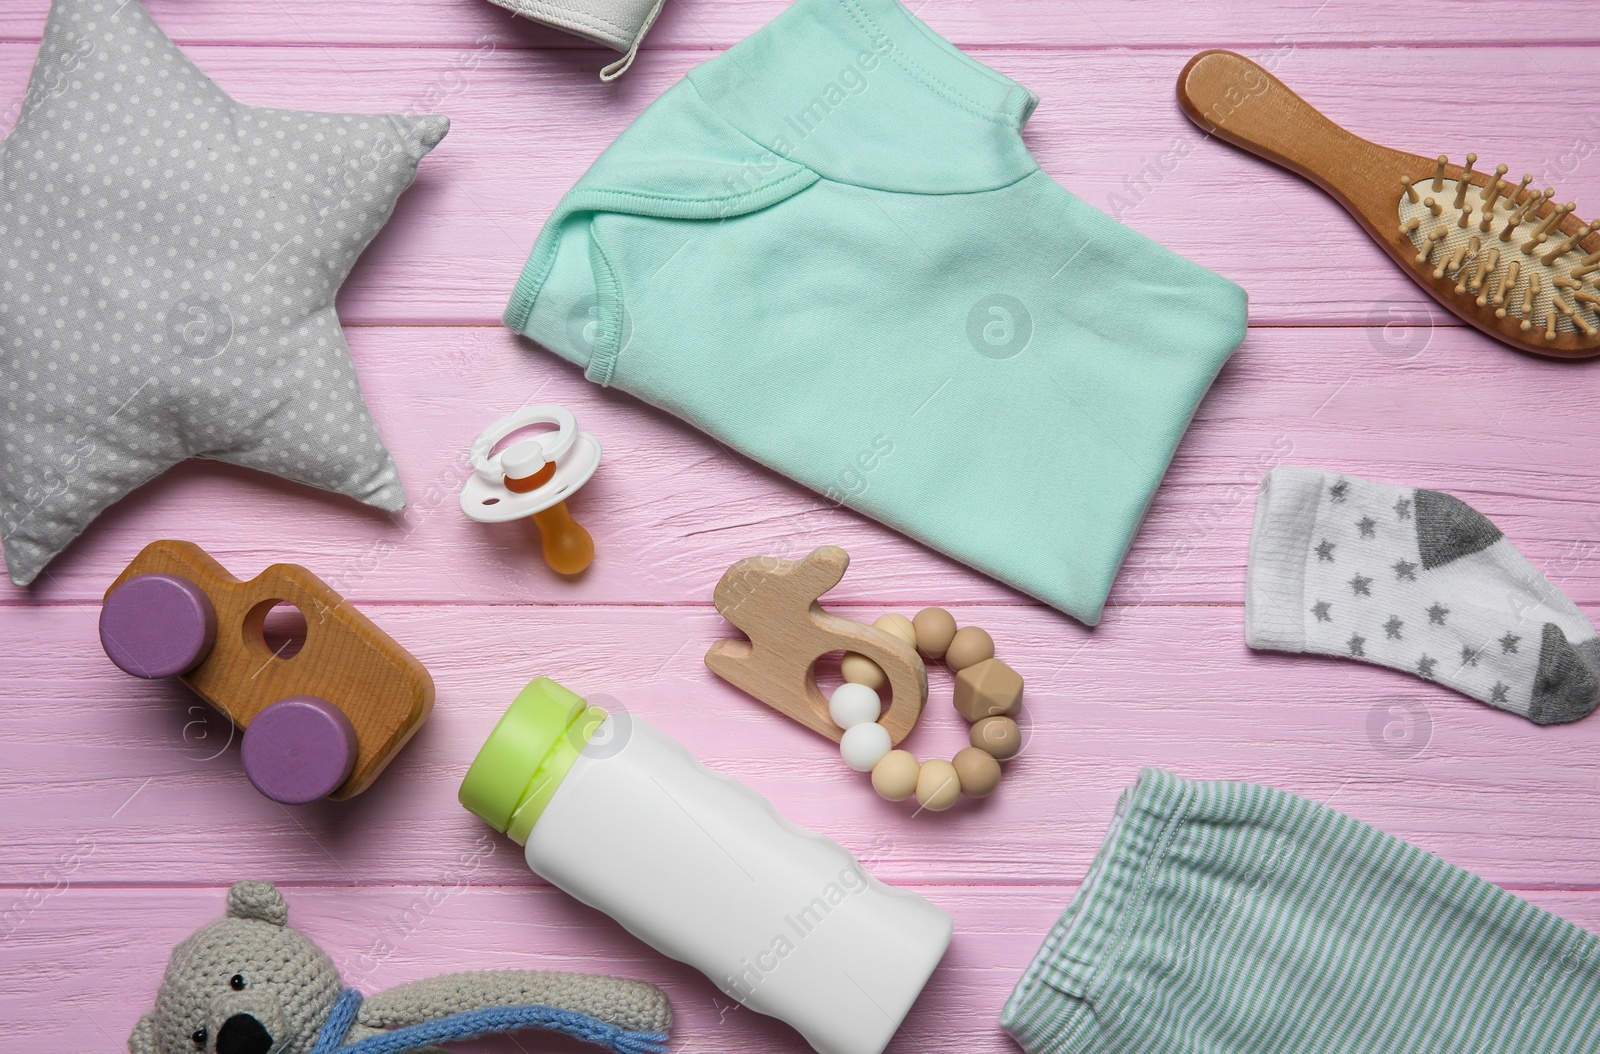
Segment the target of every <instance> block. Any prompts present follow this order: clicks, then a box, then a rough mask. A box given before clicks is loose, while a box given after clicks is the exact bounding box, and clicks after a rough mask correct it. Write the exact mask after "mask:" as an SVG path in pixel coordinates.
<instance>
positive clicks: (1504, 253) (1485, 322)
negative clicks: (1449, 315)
mask: <svg viewBox="0 0 1600 1054" xmlns="http://www.w3.org/2000/svg"><path fill="white" fill-rule="evenodd" d="M1178 101H1179V103H1180V104H1182V106H1183V112H1184V113H1186V114H1188V115H1189V119H1190V120H1192V121H1194V123H1195V124H1197V125H1199V126H1200V127H1201V128H1204V129H1205V130H1206V131H1208V132H1212V133H1214V134H1216V135H1217V136H1219V137H1221V138H1223V139H1226V140H1227V141H1228V142H1230V143H1232V144H1234V145H1235V146H1238V147H1242V148H1244V149H1245V150H1248V151H1250V152H1251V153H1253V154H1257V155H1259V156H1261V157H1264V158H1266V159H1267V160H1268V161H1272V162H1274V163H1276V164H1279V165H1282V166H1283V167H1284V168H1287V169H1289V170H1290V171H1291V172H1297V173H1299V174H1300V175H1302V176H1304V177H1305V178H1306V179H1309V180H1311V181H1312V182H1313V183H1315V184H1317V186H1319V187H1321V188H1322V189H1323V190H1325V191H1327V192H1328V193H1329V194H1331V195H1333V197H1334V199H1335V200H1336V201H1338V202H1339V204H1341V205H1343V206H1344V207H1345V208H1346V209H1347V210H1349V212H1350V214H1351V215H1352V216H1354V217H1355V218H1356V219H1357V220H1359V221H1360V222H1361V225H1362V226H1363V227H1365V228H1366V229H1367V233H1368V234H1370V235H1371V236H1372V238H1373V240H1374V241H1376V242H1377V243H1378V244H1379V245H1381V246H1383V248H1384V250H1385V251H1386V252H1388V254H1389V255H1390V256H1391V257H1393V258H1394V261H1395V263H1396V264H1398V265H1399V266H1400V269H1401V270H1403V271H1405V272H1406V273H1407V274H1408V275H1410V276H1411V277H1412V278H1413V279H1414V280H1415V281H1416V283H1417V284H1418V285H1420V286H1422V288H1424V289H1426V290H1427V291H1428V292H1429V293H1431V294H1433V298H1434V299H1435V300H1437V301H1439V303H1441V304H1443V305H1444V306H1445V307H1447V308H1449V309H1450V310H1451V311H1453V312H1455V313H1456V314H1457V315H1459V316H1460V317H1461V318H1462V319H1464V320H1465V321H1467V322H1469V323H1471V324H1472V325H1474V326H1476V327H1478V328H1479V329H1481V330H1483V331H1484V332H1485V333H1487V334H1489V335H1490V336H1492V337H1496V338H1498V339H1499V340H1502V341H1504V342H1505V343H1507V344H1510V345H1511V346H1512V347H1514V348H1518V349H1520V350H1522V351H1527V352H1531V353H1533V354H1535V355H1545V356H1550V357H1552V358H1565V359H1582V358H1589V357H1591V356H1594V355H1600V315H1597V314H1596V309H1597V308H1600V290H1597V289H1596V288H1594V286H1593V283H1594V281H1595V280H1596V278H1597V276H1600V251H1597V250H1600V221H1597V224H1587V223H1584V222H1583V221H1582V220H1580V219H1578V217H1577V215H1576V214H1575V213H1574V212H1573V209H1574V208H1575V207H1576V206H1575V205H1573V204H1571V203H1568V204H1565V205H1558V204H1556V203H1555V201H1554V200H1553V198H1552V195H1553V194H1554V193H1555V192H1554V191H1553V190H1550V189H1548V188H1546V189H1545V190H1543V191H1537V190H1534V189H1533V188H1531V187H1530V186H1529V184H1530V183H1532V182H1533V177H1532V176H1523V177H1522V182H1521V183H1520V184H1513V183H1508V182H1506V179H1505V175H1506V171H1507V170H1506V166H1505V165H1501V166H1499V167H1498V168H1497V169H1495V171H1494V172H1492V173H1485V172H1481V171H1476V172H1475V171H1473V165H1474V164H1475V163H1476V162H1477V160H1478V155H1476V154H1468V155H1467V163H1466V165H1465V166H1464V167H1463V166H1458V165H1453V164H1450V163H1449V159H1448V158H1447V157H1445V156H1444V155H1440V156H1439V157H1438V158H1437V159H1434V160H1430V159H1428V158H1425V157H1419V156H1418V155H1416V154H1407V153H1403V152H1401V151H1399V150H1391V149H1389V148H1388V147H1384V146H1379V145H1377V144H1376V143H1369V142H1368V141H1367V140H1365V139H1362V138H1360V137H1359V136H1356V135H1352V134H1351V133H1350V132H1347V131H1345V130H1344V129H1343V128H1340V127H1339V126H1338V125H1336V124H1334V123H1333V122H1332V121H1330V120H1328V119H1327V118H1326V117H1324V116H1323V115H1322V114H1320V113H1318V112H1317V111H1316V110H1315V109H1313V108H1312V107H1311V106H1310V105H1309V104H1308V103H1307V102H1306V101H1305V100H1304V99H1302V98H1300V96H1298V95H1296V94H1295V93H1294V92H1292V91H1290V90H1289V89H1288V88H1287V87H1285V86H1284V85H1283V83H1282V82H1281V81H1279V80H1278V79H1277V78H1276V77H1274V76H1273V75H1272V74H1270V73H1268V72H1267V71H1266V70H1264V69H1262V68H1261V67H1260V66H1258V65H1256V64H1255V63H1254V62H1251V61H1250V60H1249V59H1247V58H1245V57H1244V56H1242V55H1236V54H1234V53H1233V52H1231V51H1206V52H1202V53H1201V54H1199V55H1196V56H1195V57H1194V58H1192V59H1190V60H1189V63H1188V65H1186V66H1184V68H1183V73H1182V74H1180V75H1179V77H1178Z"/></svg>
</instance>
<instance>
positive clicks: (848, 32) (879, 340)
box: [506, 0, 1245, 625]
mask: <svg viewBox="0 0 1600 1054" xmlns="http://www.w3.org/2000/svg"><path fill="white" fill-rule="evenodd" d="M1037 102H1038V100H1037V99H1036V98H1035V96H1034V95H1033V94H1032V93H1031V92H1029V91H1028V90H1027V89H1026V88H1023V87H1022V86H1020V85H1018V84H1016V83H1015V82H1013V81H1011V80H1009V79H1007V78H1005V77H1003V76H1001V75H999V74H997V73H995V72H994V71H992V70H990V69H988V68H987V67H985V66H982V65H980V64H978V63H976V62H974V61H973V60H971V59H969V58H967V57H966V56H965V55H963V54H962V53H961V52H960V51H958V50H956V49H955V48H954V47H952V46H951V45H950V44H948V43H947V42H945V41H944V40H942V39H941V38H939V37H938V36H937V35H935V34H934V33H933V32H932V31H931V30H930V29H928V28H927V27H926V26H925V25H923V24H922V23H921V22H920V21H918V20H917V19H916V18H915V17H914V16H912V15H911V14H910V13H909V12H908V11H907V10H906V9H905V8H903V7H902V6H901V5H900V4H899V3H898V2H896V0H798V2H796V3H795V4H794V5H793V6H792V7H790V8H789V10H788V11H786V12H785V13H784V14H782V15H781V16H779V17H778V18H777V19H776V20H775V21H773V22H772V23H771V24H769V25H768V26H767V27H766V28H764V29H762V30H760V31H759V32H757V33H756V34H755V35H754V36H752V37H750V38H749V39H748V40H746V41H744V42H743V43H741V44H739V45H737V46H736V47H734V48H732V49H731V50H729V51H728V52H726V53H725V54H723V55H721V56H719V57H718V58H716V59H713V60H712V61H710V62H707V63H706V64H704V65H702V66H700V67H699V68H697V69H695V70H694V71H692V72H691V73H690V74H689V75H688V76H687V77H686V78H685V79H684V80H683V81H681V82H679V83H678V84H677V85H675V86H674V87H672V88H671V89H670V90H668V91H667V92H666V93H665V94H664V95H663V96H662V97H661V98H660V99H659V100H657V101H656V102H655V103H654V104H653V105H651V106H650V107H649V109H647V110H646V111H645V112H644V114H642V115H641V116H640V118H639V119H638V121H636V122H635V123H634V124H633V125H632V126H631V127H630V128H629V129H628V130H627V131H625V132H624V133H623V134H622V135H621V136H620V137H619V138H618V139H617V141H616V142H615V143H614V144H612V146H611V147H610V148H608V149H607V150H606V151H605V153H604V154H602V155H601V156H600V158H599V160H598V161H596V162H595V164H594V166H593V167H592V168H591V169H590V170H589V172H588V173H587V174H586V175H585V176H584V177H583V179H582V180H581V181H579V183H578V185H577V186H576V187H575V188H573V190H572V191H571V192H570V193H568V195H567V196H566V197H565V198H564V199H563V200H562V202H561V203H560V205H559V206H558V208H557V210H556V212H555V214H554V215H553V216H552V217H551V219H550V221H549V223H548V224H547V225H546V227H545V229H544V231H543V233H542V234H541V235H540V237H539V240H538V243H537V245H536V246H535V247H534V250H533V255H532V257H531V259H530V260H529V261H528V265H527V267H526V269H525V270H524V271H523V274H522V277H521V280H520V281H519V282H518V283H517V288H516V291H515V293H514V294H513V297H512V301H511V306H510V308H509V309H508V310H507V312H506V324H507V325H509V326H510V327H512V328H513V329H515V330H517V331H518V332H521V333H524V334H526V335H527V336H529V337H532V338H533V339H534V340H536V341H538V342H539V343H541V344H543V345H545V346H546V347H548V348H549V349H551V350H552V351H554V352H556V353H557V354H558V355H560V356H562V357H563V358H565V359H568V360H570V361H572V362H574V363H577V364H578V365H580V366H582V367H583V368H584V369H585V371H586V375H587V376H588V377H589V378H590V379H591V380H593V381H595V382H597V383H599V384H602V385H615V386H617V387H619V388H621V389H623V390H625V391H628V392H631V393H632V394H634V395H636V396H638V397H639V398H641V399H643V400H645V401H646V402H649V403H651V404H653V405H655V406H658V407H661V408H663V409H665V410H668V411H670V412H671V413H673V414H676V415H677V416H679V417H681V418H683V419H684V420H685V421H688V422H689V423H690V424H693V425H694V426H696V427H697V428H700V429H703V430H704V431H706V432H708V433H710V434H711V435H713V436H715V437H716V438H717V439H719V440H721V441H722V442H725V443H727V444H729V445H730V446H732V447H735V448H737V449H739V450H741V451H743V452H744V453H746V454H748V455H749V456H751V457H753V458H755V459H756V460H757V461H760V462H762V463H764V464H766V465H768V466H770V467H772V468H773V469H776V470H777V471H779V472H781V473H783V474H784V475H786V476H789V477H791V478H793V479H796V480H799V481H800V482H802V483H804V484H806V485H807V486H809V487H812V488H814V489H816V490H818V491H820V492H822V493H823V494H825V495H828V496H829V497H830V498H831V499H833V500H837V501H840V502H842V503H844V504H845V505H847V506H849V507H851V508H853V509H856V510H859V511H860V512H862V513H865V514H866V515H868V516H871V517H873V518H875V519H877V520H880V521H882V522H883V523H885V524H888V525H889V526H891V527H893V528H895V529H897V530H900V531H903V532H904V533H906V534H908V535H910V536H911V537H913V538H915V539H917V540H919V541H921V542H923V543H925V544H927V545H929V546H931V547H932V548H934V549H937V550H939V551H941V552H943V553H947V554H949V555H950V556H952V557H954V558H956V559H958V560H960V561H962V562H964V563H966V564H968V565H970V566H972V567H974V568H976V569H978V570H980V571H982V572H984V573H986V574H989V575H992V576H993V577H995V578H997V579H999V580H1001V581H1003V582H1006V583H1009V584H1010V585H1012V586H1014V587H1016V588H1017V589H1020V590H1022V591H1023V592H1025V593H1028V594H1030V595H1032V596H1034V597H1037V598H1039V599H1041V600H1043V601H1045V602H1047V603H1049V604H1051V605H1053V606H1055V607H1057V608H1060V609H1061V610H1063V611H1065V612H1067V613H1069V614H1071V615H1073V616H1075V617H1077V618H1079V619H1081V620H1083V621H1084V622H1087V623H1089V624H1091V625H1092V624H1094V623H1095V622H1097V621H1098V620H1099V618H1100V614H1101V611H1102V609H1103V608H1104V606H1105V600H1106V596H1107V594H1108V593H1109V592H1110V590H1111V583H1112V580H1113V578H1114V577H1115V575H1116V572H1117V568H1118V567H1119V566H1120V565H1121V563H1122V560H1123V557H1124V556H1125V554H1126V553H1127V550H1128V546H1129V544H1130V543H1131V541H1132V539H1133V535H1134V532H1135V531H1136V530H1137V529H1138V526H1139V522H1140V520H1141V519H1142V518H1143V516H1144V514H1145V510H1146V509H1147V508H1148V506H1149V503H1150V499H1151V496H1152V495H1153V494H1154V492H1155V488H1156V486H1157V485H1158V484H1159V483H1160V481H1161V477H1162V475H1163V473H1165V471H1166V468H1167V464H1168V463H1169V462H1170V461H1171V459H1172V454H1173V451H1174V449H1175V448H1176V446H1177V444H1178V440H1179V439H1180V438H1181V437H1182V435H1183V431H1184V429H1185V428H1186V427H1187V426H1188V423H1189V420H1190V418H1191V417H1192V416H1193V414H1194V410H1195V407H1196V406H1197V405H1198V403H1199V401H1200V399H1201V397H1202V396H1203V395H1204V394H1205V391H1206V389H1207V387H1208V386H1209V385H1210V383H1211V381H1212V378H1213V377H1215V375H1216V373H1217V370H1218V369H1220V368H1221V366H1222V364H1223V362H1224V361H1225V360H1226V359H1227V357H1228V355H1229V354H1231V353H1232V352H1233V350H1234V348H1236V347H1237V346H1238V345H1239V343H1240V341H1241V340H1243V338H1244V333H1245V296H1244V292H1243V291H1242V290H1241V289H1239V288H1238V287H1237V286H1235V285H1233V284H1232V283H1230V282H1228V281H1226V280H1224V279H1222V278H1219V277H1218V276H1216V275H1214V274H1212V273H1211V272H1209V271H1206V270H1204V269H1203V268H1201V267H1198V266H1196V265H1195V264H1192V263H1190V262H1189V261H1187V260H1184V259H1182V258H1181V257H1178V256H1175V255H1173V254H1172V253H1170V252H1168V251H1167V250H1165V249H1163V248H1161V247H1160V246H1159V245H1156V244H1155V243H1153V242H1151V241H1149V240H1148V239H1146V238H1144V237H1142V236H1140V235H1138V234H1135V233H1134V232H1132V231H1130V230H1128V229H1127V228H1125V227H1123V226H1121V225H1119V224H1118V223H1116V222H1115V221H1113V220H1111V219H1110V218H1108V217H1107V216H1105V215H1103V214H1102V213H1100V212H1097V211H1096V210H1094V209H1092V208H1090V207H1089V206H1087V205H1085V204H1084V203H1083V202H1081V201H1079V200H1078V199H1077V198H1075V197H1073V196H1072V195H1071V194H1069V193H1067V192H1066V191H1065V190H1063V189H1062V188H1061V187H1059V186H1058V185H1057V184H1056V183H1054V182H1053V181H1052V180H1051V179H1050V178H1049V177H1048V176H1046V175H1045V174H1044V173H1043V172H1042V171H1041V170H1040V169H1039V165H1038V163H1037V162H1036V161H1035V160H1034V159H1033V156H1032V155H1031V154H1030V153H1029V152H1028V148H1027V146H1026V145H1025V144H1024V143H1023V141H1022V137H1021V130H1022V126H1023V125H1024V123H1025V122H1026V121H1027V119H1028V116H1029V115H1030V114H1031V113H1032V112H1033V109H1034V106H1035V105H1036V104H1037ZM746 555H748V554H746Z"/></svg>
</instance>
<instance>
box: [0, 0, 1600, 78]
mask: <svg viewBox="0 0 1600 1054" xmlns="http://www.w3.org/2000/svg"><path fill="white" fill-rule="evenodd" d="M144 3H145V6H146V7H147V8H148V9H149V10H150V13H151V14H152V15H153V16H154V17H155V18H156V19H157V21H159V22H160V23H161V24H162V26H163V27H164V28H165V29H166V30H167V32H168V33H170V34H171V35H172V36H173V37H174V39H177V40H179V41H180V42H182V43H185V44H191V43H227V44H309V43H318V44H347V45H375V44H376V45H385V46H395V45H408V44H421V45H429V46H437V47H458V48H459V47H466V46H475V45H477V44H478V43H479V42H481V40H482V39H483V38H488V39H489V40H491V41H493V43H494V44H495V46H496V47H497V48H508V49H509V48H531V47H537V48H564V49H577V48H581V47H585V44H584V42H583V41H581V40H578V39H576V38H573V37H569V36H566V35H565V34H561V33H558V32H555V31H553V30H548V29H545V28H544V27H542V26H538V25H535V24H533V23H530V22H528V21H527V20H525V19H518V18H516V17H515V16H513V15H512V14H511V13H510V12H508V11H505V10H503V9H501V8H498V7H495V6H493V5H491V4H489V3H487V2H484V0H412V2H410V3H408V4H406V7H405V14H404V17H403V18H401V17H395V11H394V9H392V8H387V7H384V6H381V5H372V4H343V3H341V4H328V3H322V2H319V0H144ZM787 6H788V0H715V2H713V0H669V2H668V3H667V5H666V8H665V10H664V12H663V13H662V16H661V19H660V21H659V23H658V24H657V25H656V27H655V28H654V29H653V30H652V31H651V34H650V36H649V37H648V38H647V40H648V43H647V50H648V51H655V50H661V49H665V48H695V49H702V48H705V47H708V46H715V45H722V46H727V45H729V44H732V43H734V42H736V41H739V40H743V39H744V38H745V37H747V36H749V35H750V34H751V33H753V32H755V31H756V30H757V29H759V28H761V27H762V26H764V25H766V24H767V23H768V22H770V21H771V20H772V19H773V18H775V17H776V16H777V15H779V14H780V13H781V12H782V11H783V10H784V9H785V8H786V7H787ZM907 6H909V7H910V8H911V9H912V10H913V11H915V12H916V14H917V16H918V17H919V18H921V19H922V20H923V21H925V22H926V23H928V24H929V25H930V26H932V27H933V28H934V29H935V30H936V31H937V32H939V33H940V34H942V35H944V36H945V37H947V38H948V39H950V40H952V41H954V42H956V43H958V44H961V45H963V46H967V47H974V46H976V47H995V46H1005V45H1016V46H1026V47H1033V48H1064V49H1078V48H1090V47H1099V48H1104V47H1115V48H1134V47H1141V48H1148V47H1154V46H1162V45H1172V44H1183V43H1192V44H1194V45H1195V47H1196V49H1197V50H1198V48H1199V47H1202V46H1205V47H1224V46H1227V47H1234V46H1239V45H1254V46H1257V47H1264V48H1272V49H1277V48H1287V47H1290V46H1291V45H1292V46H1299V47H1306V46H1313V45H1315V46H1326V45H1329V44H1353V45H1372V44H1399V43H1422V42H1426V43H1440V44H1442V43H1477V44H1485V45H1488V46H1493V47H1503V48H1506V49H1511V48H1520V47H1544V46H1547V45H1549V44H1550V43H1551V42H1552V40H1553V39H1554V38H1555V37H1556V36H1557V34H1556V33H1553V32H1552V29H1551V27H1552V25H1559V27H1560V31H1559V39H1560V40H1562V41H1564V42H1572V43H1579V42H1585V41H1595V40H1600V12H1596V11H1595V10H1594V8H1593V5H1590V4H1585V3H1575V2H1572V0H1568V2H1566V3H1555V4H1551V5H1550V8H1551V13H1552V16H1553V17H1554V19H1555V22H1554V23H1551V22H1547V21H1546V20H1544V19H1541V18H1536V17H1533V16H1532V14H1531V13H1530V11H1529V9H1528V7H1527V5H1526V4H1519V3H1518V2H1517V0H1485V2H1483V3H1477V4H1474V5H1473V6H1472V7H1471V8H1470V9H1468V10H1467V11H1465V12H1463V14H1462V17H1459V18H1431V19H1425V18H1401V17H1397V16H1396V13H1395V10H1394V8H1393V7H1392V6H1389V5H1385V4H1383V3H1380V2H1379V0H1343V2H1341V3H1338V4H1326V3H1322V2H1321V0H1255V2H1252V3H1249V4H1189V3H1180V4H1170V3H1165V4H1164V3H1160V2H1158V0H1135V2H1133V3H1125V4H1106V5H1089V4H1083V3H1079V2H1077V0H1073V2H1071V3H1066V4H1063V3H1060V2H1059V0H1008V2H1007V3H1004V4H982V5H976V4H971V3H966V2H963V0H926V2H923V3H911V4H908V5H907ZM48 9H49V0H9V2H8V3H7V4H6V5H5V7H4V8H3V9H0V39H16V40H26V39H35V38H37V36H38V34H39V31H40V29H41V28H42V27H43V25H44V19H45V13H46V11H47V10H48ZM588 47H593V45H588ZM651 57H652V56H650V55H647V56H646V58H647V59H649V58H651ZM605 61H608V60H607V59H606V58H605V57H604V55H603V54H602V53H600V52H596V54H595V55H594V56H589V57H585V58H584V59H581V60H579V64H580V65H581V66H582V68H584V69H587V70H589V71H590V74H591V76H592V74H593V71H594V70H596V69H598V68H599V66H600V65H602V64H603V63H604V62H605ZM641 65H643V63H641ZM1552 68H1554V67H1552ZM597 90H598V89H597Z"/></svg>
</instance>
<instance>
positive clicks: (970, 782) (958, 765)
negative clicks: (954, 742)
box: [950, 747, 1000, 798]
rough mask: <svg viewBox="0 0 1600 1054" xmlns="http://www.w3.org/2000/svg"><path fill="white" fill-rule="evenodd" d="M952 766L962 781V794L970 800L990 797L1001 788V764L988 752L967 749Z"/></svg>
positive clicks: (957, 756) (957, 757) (961, 752)
mask: <svg viewBox="0 0 1600 1054" xmlns="http://www.w3.org/2000/svg"><path fill="white" fill-rule="evenodd" d="M950 764H951V766H952V767H953V768H954V769H955V770H956V776H957V777H958V778H959V779H960V780H961V793H962V794H965V795H966V796H967V797H969V798H985V797H988V796H989V795H990V794H992V793H993V792H994V789H995V788H996V787H998V786H1000V762H998V761H996V760H995V759H994V757H993V756H992V755H991V754H990V753H989V752H988V751H986V750H980V749H979V748H977V747H966V748H964V749H962V750H961V751H958V752H957V754H956V757H955V760H954V761H952V762H951V763H950Z"/></svg>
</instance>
